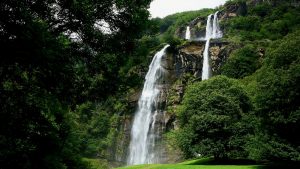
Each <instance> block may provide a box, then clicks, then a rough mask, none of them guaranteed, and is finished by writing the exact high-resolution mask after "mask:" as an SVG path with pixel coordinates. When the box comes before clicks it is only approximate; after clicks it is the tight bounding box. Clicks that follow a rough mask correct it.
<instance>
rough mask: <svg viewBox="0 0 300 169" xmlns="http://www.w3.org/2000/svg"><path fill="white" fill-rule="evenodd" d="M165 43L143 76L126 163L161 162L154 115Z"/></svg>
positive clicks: (161, 77)
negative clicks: (157, 147)
mask: <svg viewBox="0 0 300 169" xmlns="http://www.w3.org/2000/svg"><path fill="white" fill-rule="evenodd" d="M168 47H169V45H166V46H165V47H164V48H163V49H162V50H160V51H159V52H157V53H156V54H155V56H154V57H153V60H152V62H151V64H150V66H149V70H148V73H147V75H146V77H145V79H146V81H145V83H144V88H143V91H142V94H141V96H140V98H139V101H138V109H137V111H136V113H135V116H134V120H133V124H132V129H131V141H130V146H129V156H128V159H127V163H128V165H135V164H151V163H159V162H161V158H160V155H159V153H158V152H157V149H156V138H157V137H158V136H157V134H158V133H157V131H155V125H156V116H157V115H158V113H159V110H158V109H157V104H158V99H159V98H158V97H159V94H160V89H159V88H158V85H159V84H160V83H161V81H162V79H163V77H164V72H165V70H164V68H163V67H162V66H161V61H162V57H163V56H164V55H165V53H166V49H167V48H168Z"/></svg>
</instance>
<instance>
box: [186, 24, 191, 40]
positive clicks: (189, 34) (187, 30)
mask: <svg viewBox="0 0 300 169" xmlns="http://www.w3.org/2000/svg"><path fill="white" fill-rule="evenodd" d="M185 39H186V40H190V39H191V31H190V27H189V26H187V27H186V31H185Z"/></svg>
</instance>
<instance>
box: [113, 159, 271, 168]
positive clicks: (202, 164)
mask: <svg viewBox="0 0 300 169" xmlns="http://www.w3.org/2000/svg"><path fill="white" fill-rule="evenodd" d="M264 168H265V167H264V166H262V165H250V164H247V162H246V164H245V162H230V163H227V164H225V165H224V164H223V165H222V164H219V163H216V162H214V161H212V160H211V159H200V160H192V161H187V162H183V163H178V164H150V165H135V166H128V167H121V168H118V169H264Z"/></svg>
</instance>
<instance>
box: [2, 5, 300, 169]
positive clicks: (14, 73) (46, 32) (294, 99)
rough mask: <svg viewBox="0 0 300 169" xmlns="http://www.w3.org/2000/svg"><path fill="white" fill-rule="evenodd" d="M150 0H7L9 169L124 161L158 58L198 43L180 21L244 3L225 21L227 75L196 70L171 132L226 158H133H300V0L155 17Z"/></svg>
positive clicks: (179, 144)
mask: <svg viewBox="0 0 300 169" xmlns="http://www.w3.org/2000/svg"><path fill="white" fill-rule="evenodd" d="M150 2H151V0H144V1H134V0H102V1H92V0H76V1H61V0H56V1H54V0H47V1H39V0H37V1H19V0H11V1H1V2H0V16H1V18H0V49H1V54H0V55H1V56H0V108H1V109H0V168H1V169H13V168H18V169H79V168H80V169H92V168H94V169H95V168H97V169H107V168H111V167H116V166H121V165H124V161H126V155H127V145H128V142H129V138H128V137H127V136H126V134H125V132H124V131H126V129H127V128H128V126H130V119H131V118H132V116H133V114H134V112H135V108H136V105H135V101H136V98H131V97H132V96H135V97H138V93H139V90H140V88H141V87H142V85H143V81H144V76H145V73H146V72H147V69H148V65H149V63H150V61H151V57H150V56H153V54H154V53H155V52H156V51H157V50H158V49H160V48H161V47H162V46H163V45H164V43H169V44H171V48H170V50H172V51H173V52H174V51H175V53H176V49H177V48H179V47H180V46H181V45H183V44H187V41H185V40H183V39H180V38H179V37H178V36H176V31H177V30H178V29H179V28H180V27H185V26H187V25H188V23H189V22H191V21H192V20H193V19H195V18H197V17H203V18H205V17H207V15H209V14H211V13H213V12H215V11H217V10H220V11H222V12H230V11H228V10H230V9H231V7H240V8H238V12H237V16H234V17H229V18H225V19H222V20H220V22H221V23H220V24H221V28H222V30H223V33H224V37H223V38H222V39H221V40H220V41H224V42H226V43H230V44H234V46H236V48H235V49H234V50H233V52H231V53H230V54H229V56H228V58H227V60H226V61H225V63H224V64H223V65H222V67H221V69H220V74H218V75H216V76H215V77H212V78H211V79H209V80H205V81H199V79H195V78H187V79H188V80H186V82H185V86H184V87H185V90H184V91H185V92H184V96H183V100H182V101H180V103H179V106H177V107H176V108H174V109H172V111H173V112H171V113H173V114H175V116H176V120H178V122H179V123H178V124H179V126H178V129H177V130H170V131H168V133H165V135H164V137H166V138H167V141H169V142H168V143H169V144H170V145H168V146H173V147H175V148H176V149H179V151H180V152H181V153H182V155H183V159H185V160H186V159H194V158H201V159H202V158H209V159H212V160H213V161H216V162H217V163H218V165H214V163H212V164H208V163H202V161H201V160H200V162H195V161H194V162H187V163H181V164H154V165H141V166H129V167H125V168H128V169H130V168H132V169H133V168H153V169H155V168H157V169H159V168H162V169H169V168H170V169H171V168H172V169H173V168H178V169H179V168H180V169H184V168H191V169H192V168H202V169H206V168H207V169H214V168H218V169H222V168H223V169H227V168H231V169H263V168H268V165H269V164H273V163H275V162H276V163H279V164H280V165H279V167H277V166H275V168H276V167H277V168H288V167H289V165H287V164H291V166H292V167H291V168H297V167H298V166H299V161H300V138H299V137H298V135H299V134H298V133H299V131H300V101H299V100H300V85H299V84H300V48H299V44H300V2H299V0H265V1H263V0H231V1H227V2H226V4H225V5H224V6H221V7H218V9H203V10H199V11H192V12H184V13H178V14H174V15H170V16H167V17H165V18H162V19H159V18H154V19H149V12H148V11H147V8H148V7H149V4H150ZM56 5H57V6H56ZM95 23H97V24H95ZM106 24H108V25H109V27H110V31H109V32H106V31H105V29H106V28H107V26H106ZM97 26H98V27H97ZM99 27H101V28H99ZM186 77H191V75H186ZM126 127H127V128H126ZM124 159H125V160H124ZM231 160H242V161H243V160H245V161H247V162H248V160H249V161H251V164H253V165H242V164H244V163H242V164H233V165H231V164H230V163H229V164H228V162H230V161H231ZM196 161H198V160H196ZM219 162H221V163H219ZM222 164H225V165H222ZM226 164H227V165H226ZM281 164H283V165H281ZM294 165H295V166H294ZM282 166H283V167H282ZM125 168H124V169H125Z"/></svg>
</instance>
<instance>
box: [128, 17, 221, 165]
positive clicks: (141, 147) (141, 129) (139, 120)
mask: <svg viewBox="0 0 300 169" xmlns="http://www.w3.org/2000/svg"><path fill="white" fill-rule="evenodd" d="M217 15H218V12H216V13H215V14H214V15H209V16H208V19H207V25H206V36H205V40H206V45H205V50H204V53H203V57H204V58H203V68H202V80H205V79H208V78H209V77H210V76H211V68H210V61H209V60H210V59H209V46H210V40H211V39H217V38H221V37H222V32H221V31H220V28H219V23H218V17H217ZM212 19H213V20H212ZM185 39H187V40H190V39H191V32H190V27H189V26H188V27H187V29H186V35H185ZM168 47H169V45H166V46H165V47H164V48H163V49H162V50H161V51H159V52H157V53H156V54H155V56H154V57H153V60H152V62H151V64H150V66H149V70H148V72H147V75H146V77H145V83H144V88H143V91H142V94H141V96H140V98H139V101H138V108H137V111H136V113H135V116H134V120H133V124H132V129H131V141H130V145H129V156H128V159H127V164H128V165H136V164H152V163H161V162H163V160H162V157H161V156H162V152H161V151H162V150H161V148H159V147H157V142H158V141H159V139H160V134H161V133H159V131H157V129H156V122H157V115H158V113H161V111H160V110H159V109H158V103H159V96H160V93H161V90H160V88H159V85H160V84H162V83H163V80H164V77H165V69H164V68H163V67H162V65H161V61H162V58H163V57H164V56H165V54H166V50H167V48H168Z"/></svg>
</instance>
